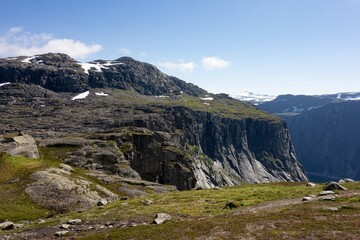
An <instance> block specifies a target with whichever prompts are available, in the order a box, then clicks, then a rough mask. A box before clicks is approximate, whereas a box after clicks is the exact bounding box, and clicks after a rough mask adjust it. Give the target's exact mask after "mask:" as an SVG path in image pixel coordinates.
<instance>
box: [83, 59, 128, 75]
mask: <svg viewBox="0 0 360 240" xmlns="http://www.w3.org/2000/svg"><path fill="white" fill-rule="evenodd" d="M78 64H79V65H80V66H81V67H82V68H83V69H84V72H85V73H86V74H88V75H89V70H90V69H91V68H95V71H96V72H101V71H102V69H109V66H115V65H122V64H123V63H120V62H116V61H107V62H106V63H98V62H88V63H78Z"/></svg>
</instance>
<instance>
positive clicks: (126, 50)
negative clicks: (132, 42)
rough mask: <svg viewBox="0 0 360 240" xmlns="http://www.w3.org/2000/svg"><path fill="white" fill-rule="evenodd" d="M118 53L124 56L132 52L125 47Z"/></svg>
mask: <svg viewBox="0 0 360 240" xmlns="http://www.w3.org/2000/svg"><path fill="white" fill-rule="evenodd" d="M119 52H120V53H121V54H125V55H131V54H132V51H131V50H130V49H129V48H126V47H122V48H120V49H119Z"/></svg>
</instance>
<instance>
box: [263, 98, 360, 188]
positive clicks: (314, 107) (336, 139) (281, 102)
mask: <svg viewBox="0 0 360 240" xmlns="http://www.w3.org/2000/svg"><path fill="white" fill-rule="evenodd" d="M359 99H360V93H359V92H353V93H338V94H328V95H318V96H304V95H297V96H294V95H281V96H278V97H277V98H276V99H274V100H273V101H270V102H266V103H263V104H261V105H259V106H258V107H259V108H260V109H262V110H265V111H267V112H269V113H272V114H276V115H278V116H280V117H282V118H283V119H284V120H286V121H287V122H288V125H289V130H290V134H291V136H292V140H293V143H294V146H295V149H296V153H297V157H298V160H299V161H300V162H301V164H303V166H304V167H305V169H306V171H307V173H308V176H309V177H310V179H311V180H312V181H318V182H325V181H330V180H332V181H335V180H338V179H339V178H344V177H351V178H355V179H360V165H359V161H358V156H359V154H360V152H359V151H360V145H359V142H360V130H359V128H360V123H359V121H357V119H359V117H360V110H359V109H360V108H359V107H360V102H359V101H358V100H359Z"/></svg>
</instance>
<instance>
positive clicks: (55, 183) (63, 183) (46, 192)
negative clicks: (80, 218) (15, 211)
mask: <svg viewBox="0 0 360 240" xmlns="http://www.w3.org/2000/svg"><path fill="white" fill-rule="evenodd" d="M58 170H59V171H55V170H54V168H52V169H48V170H44V171H38V172H36V173H34V174H32V175H31V178H32V179H34V180H35V182H33V183H31V184H29V185H28V186H27V187H26V189H25V192H26V193H27V194H29V195H30V197H31V198H32V200H33V201H34V202H36V203H38V204H39V205H41V206H44V207H47V208H50V209H53V210H56V211H65V210H81V209H87V208H90V207H93V206H96V205H97V203H98V202H99V201H100V200H101V199H103V198H104V197H103V196H104V195H105V196H106V197H105V198H106V200H107V201H108V202H111V201H114V200H115V199H117V195H116V194H114V193H112V192H110V191H109V190H107V189H105V188H104V187H102V186H99V185H97V184H94V183H91V182H89V181H87V180H83V179H80V178H78V177H74V176H70V175H69V173H68V172H66V171H64V170H62V169H58ZM62 172H66V174H64V173H62Z"/></svg>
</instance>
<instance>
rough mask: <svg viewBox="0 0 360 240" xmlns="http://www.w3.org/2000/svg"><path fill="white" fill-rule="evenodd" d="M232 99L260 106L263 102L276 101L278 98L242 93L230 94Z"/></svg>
mask: <svg viewBox="0 0 360 240" xmlns="http://www.w3.org/2000/svg"><path fill="white" fill-rule="evenodd" d="M229 95H230V97H232V98H235V99H238V100H240V101H243V102H250V103H252V104H255V105H258V104H261V103H263V102H268V101H271V100H274V99H275V98H276V96H272V95H266V94H256V93H252V92H248V91H245V92H240V93H230V94H229Z"/></svg>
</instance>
